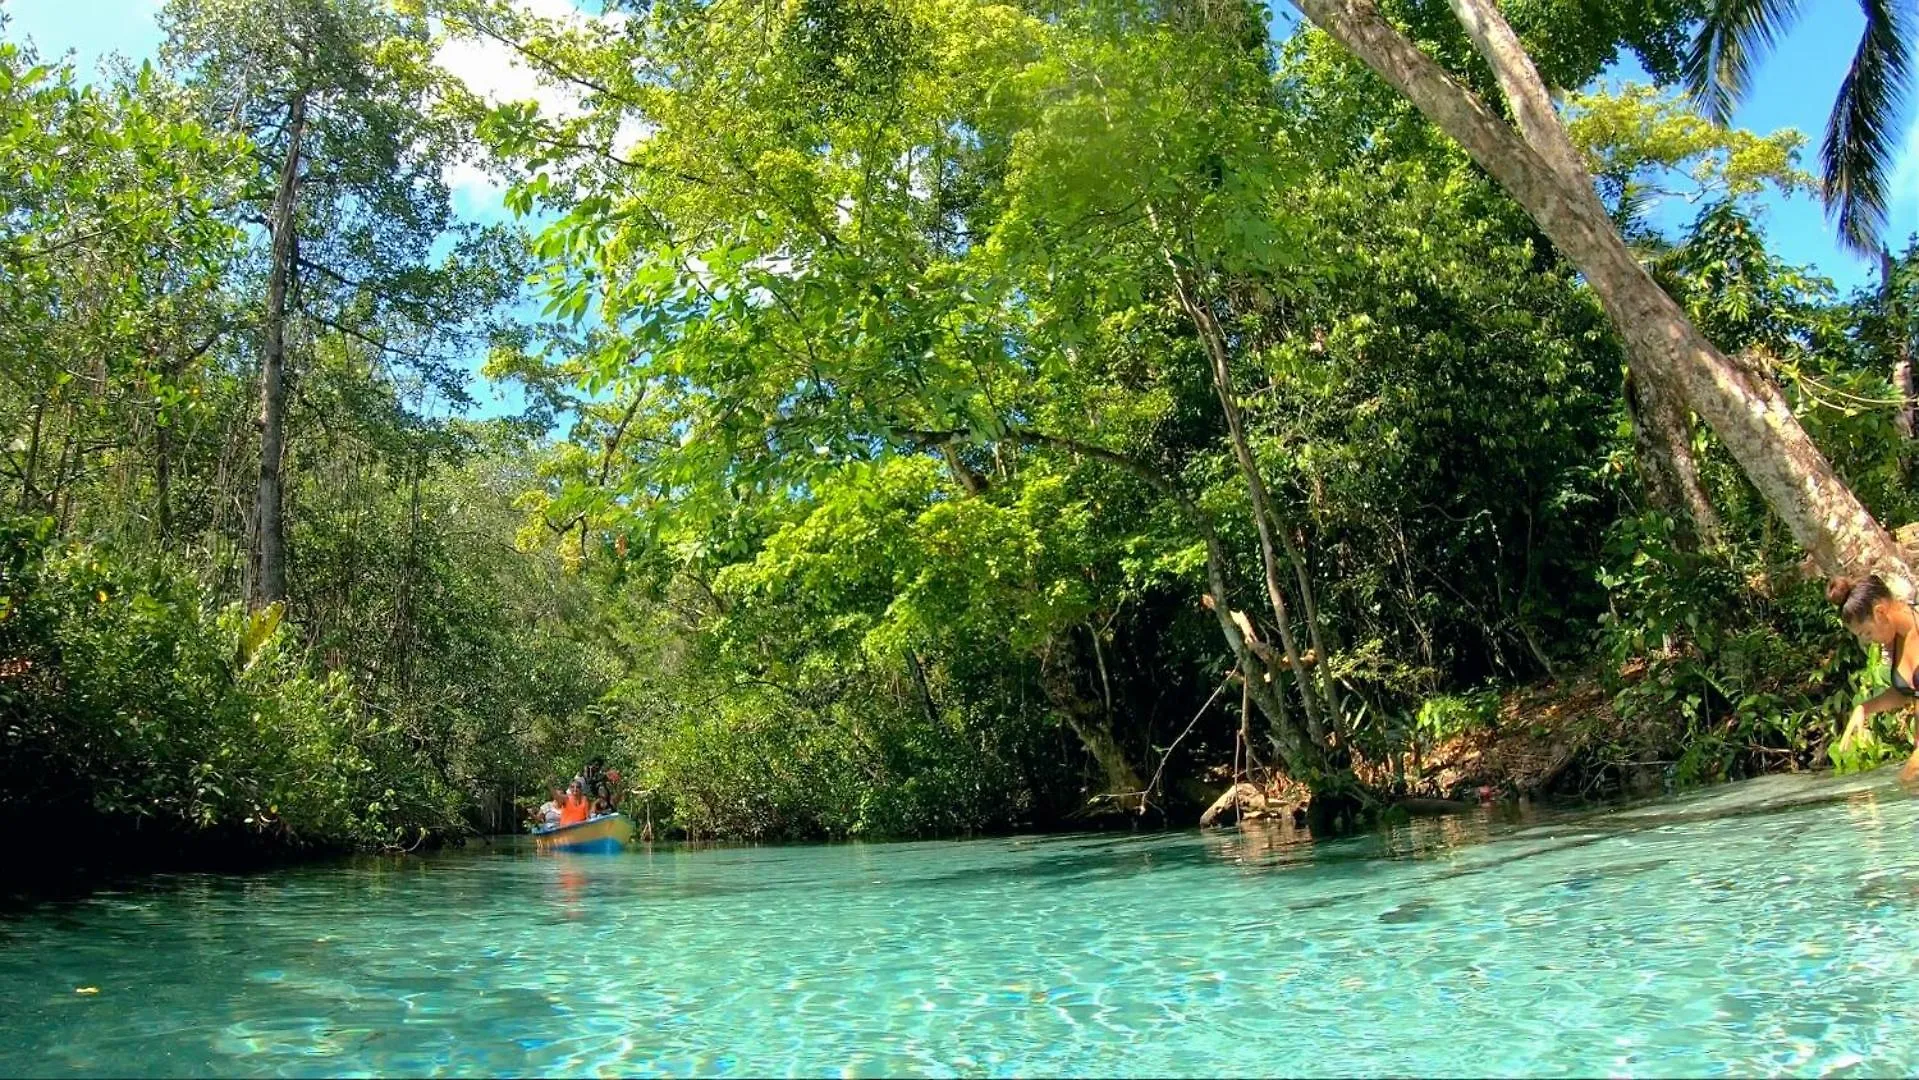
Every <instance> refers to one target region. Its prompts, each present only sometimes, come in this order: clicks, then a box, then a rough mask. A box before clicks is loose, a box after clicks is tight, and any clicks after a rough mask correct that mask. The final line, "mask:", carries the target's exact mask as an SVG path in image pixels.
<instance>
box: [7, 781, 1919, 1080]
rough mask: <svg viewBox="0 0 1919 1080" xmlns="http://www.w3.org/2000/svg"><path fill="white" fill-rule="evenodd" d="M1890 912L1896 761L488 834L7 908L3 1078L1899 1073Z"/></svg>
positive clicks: (1897, 949)
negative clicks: (1205, 807)
mask: <svg viewBox="0 0 1919 1080" xmlns="http://www.w3.org/2000/svg"><path fill="white" fill-rule="evenodd" d="M1916 920H1919V800H1915V799H1913V798H1912V797H1910V796H1908V795H1907V794H1905V793H1904V792H1902V791H1900V790H1899V788H1898V787H1897V786H1896V784H1895V783H1894V781H1893V779H1892V776H1891V774H1890V772H1884V771H1882V772H1878V773H1873V774H1869V775H1866V776H1860V777H1850V778H1843V779H1835V778H1832V777H1808V776H1780V777H1770V778H1766V779H1762V780H1757V781H1752V782H1748V783H1744V784H1737V785H1731V786H1727V787H1722V788H1715V789H1711V790H1707V791H1703V792H1698V793H1695V794H1692V795H1689V796H1686V797H1683V798H1677V799H1667V800H1661V801H1657V802H1653V803H1646V804H1641V805H1637V806H1633V807H1630V808H1625V809H1614V810H1608V811H1603V812H1591V813H1582V814H1572V815H1560V816H1537V817H1532V818H1530V819H1529V820H1512V819H1511V815H1510V814H1509V815H1507V816H1506V817H1504V818H1502V817H1501V816H1500V815H1499V814H1495V813H1478V814H1471V815H1464V816H1459V817H1454V818H1447V819H1436V820H1429V821H1422V822H1418V823H1416V824H1415V825H1413V826H1410V827H1407V828H1402V829H1398V830H1393V831H1389V832H1385V833H1379V834H1374V835H1370V836H1364V837H1358V838H1352V839H1345V840H1339V841H1335V842H1323V843H1318V844H1315V843H1312V842H1311V841H1309V840H1306V839H1304V838H1301V837H1297V836H1295V835H1294V834H1293V833H1292V832H1291V831H1290V830H1288V829H1283V828H1272V829H1264V828H1253V827H1248V828H1246V829H1244V830H1239V831H1229V832H1223V833H1214V834H1201V833H1197V832H1184V833H1171V834H1157V835H1139V836H1134V835H1113V834H1107V835H1095V836H1074V837H1046V838H1025V839H999V840H972V841H960V842H936V843H914V844H848V845H835V846H791V847H760V848H730V849H726V848H721V849H706V850H686V849H675V848H668V847H660V848H657V849H655V850H652V851H650V852H648V851H643V850H640V851H635V852H633V853H630V854H627V855H618V856H594V857H588V856H546V855H538V854H535V853H534V852H532V851H531V850H530V849H526V848H524V847H523V846H521V845H517V844H512V845H503V846H498V847H494V848H491V849H489V850H473V849H469V850H467V851H462V852H449V853H446V854H442V855H434V856H427V857H418V858H406V859H387V860H377V859H367V860H358V861H348V862H341V863H331V864H327V865H320V866H310V867H305V868H301V869H294V870H286V871H279V872H274V873H267V874H261V875H254V876H240V877H221V876H199V875H177V876H167V877H159V878H154V879H149V880H146V881H143V882H141V883H140V884H138V885H137V886H128V887H123V888H120V889H118V890H115V891H106V892H98V893H95V894H93V895H91V896H90V897H88V898H85V899H82V900H66V901H60V902H48V903H43V904H39V905H36V906H32V907H29V908H25V909H21V910H15V911H11V912H8V913H6V914H4V915H0V1075H7V1076H19V1075H35V1076H40V1075H113V1076H184V1075H208V1074H215V1075H244V1076H274V1075H282V1076H351V1075H402V1076H425V1075H434V1074H441V1075H502V1074H504V1075H531V1074H537V1075H543V1076H556V1075H568V1076H572V1075H579V1076H592V1075H725V1074H736V1075H747V1076H764V1075H788V1074H795V1075H802V1076H840V1075H851V1076H895V1075H910V1076H949V1075H955V1074H959V1075H994V1076H1001V1075H1020V1076H1033V1075H1089V1074H1091V1075H1127V1076H1131V1075H1142V1076H1202V1075H1203V1076H1220V1075H1247V1074H1253V1075H1270V1074H1282V1075H1294V1076H1297V1075H1325V1074H1334V1075H1351V1074H1366V1075H1375V1074H1382V1073H1383V1074H1397V1075H1419V1076H1453V1075H1458V1076H1488V1075H1527V1076H1535V1075H1536V1076H1548V1075H1576V1076H1601V1075H1631V1076H1640V1075H1645V1076H1656V1075H1671V1076H1705V1075H1724V1074H1731V1075H1753V1074H1790V1075H1808V1076H1810V1075H1824V1074H1829V1073H1837V1074H1862V1075H1895V1074H1896V1075H1914V1074H1919V981H1916V977H1919V921H1916Z"/></svg>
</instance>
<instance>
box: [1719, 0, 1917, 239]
mask: <svg viewBox="0 0 1919 1080" xmlns="http://www.w3.org/2000/svg"><path fill="white" fill-rule="evenodd" d="M1799 7H1800V5H1799V2H1798V0H1711V2H1710V3H1709V4H1708V5H1707V9H1706V13H1705V18H1704V20H1703V21H1702V22H1701V24H1700V27H1699V31H1698V35H1697V37H1696V38H1695V39H1694V41H1693V46H1692V49H1691V51H1690V53H1689V54H1688V55H1687V57H1686V66H1685V76H1686V84H1687V86H1688V87H1689V88H1690V89H1691V91H1692V92H1693V94H1694V95H1696V96H1697V97H1698V99H1699V101H1700V102H1701V104H1702V105H1703V106H1704V107H1705V110H1706V112H1707V114H1708V115H1709V116H1711V117H1712V119H1713V120H1715V121H1717V122H1718V123H1721V124H1723V123H1725V122H1726V121H1727V120H1728V119H1729V118H1730V117H1731V115H1732V110H1733V108H1734V106H1736V105H1738V104H1739V99H1740V98H1741V97H1744V96H1745V94H1746V91H1747V89H1748V88H1749V87H1750V85H1751V82H1752V74H1753V72H1754V71H1755V70H1757V69H1758V67H1759V65H1760V64H1761V63H1763V62H1764V61H1765V58H1766V53H1767V52H1768V51H1770V50H1771V48H1772V44H1773V41H1774V40H1775V39H1776V38H1777V37H1778V36H1779V35H1780V34H1781V33H1783V32H1784V31H1785V30H1786V29H1787V28H1788V27H1789V26H1790V25H1791V23H1792V21H1793V20H1794V19H1795V18H1797V17H1798V14H1799ZM1859 9H1860V12H1861V14H1863V15H1864V16H1865V28H1864V30H1863V31H1862V32H1861V34H1860V36H1859V45H1858V48H1857V49H1855V50H1854V52H1853V56H1852V63H1851V65H1850V66H1849V67H1848V68H1847V69H1846V76H1845V78H1844V79H1843V80H1842V81H1841V82H1840V84H1839V94H1838V96H1837V97H1836V98H1835V99H1834V101H1833V105H1832V116H1831V117H1830V118H1829V119H1828V120H1827V121H1826V137H1825V141H1824V142H1823V143H1822V144H1821V147H1820V152H1819V156H1820V160H1821V163H1822V165H1823V168H1824V172H1825V177H1824V183H1823V194H1824V197H1825V201H1826V208H1827V211H1828V212H1829V213H1831V214H1833V215H1835V216H1836V217H1837V218H1838V220H1839V236H1840V239H1841V240H1843V241H1844V242H1845V243H1846V245H1847V246H1848V247H1850V248H1852V249H1853V250H1854V251H1856V252H1859V253H1860V254H1863V255H1868V256H1878V255H1879V254H1880V252H1881V248H1882V240H1881V234H1882V233H1883V232H1884V231H1885V227H1886V210H1887V202H1888V199H1889V197H1890V195H1891V192H1889V191H1888V190H1887V186H1886V185H1887V180H1888V178H1889V174H1890V173H1891V171H1892V165H1893V158H1894V156H1895V155H1896V154H1898V152H1899V149H1900V135H1901V132H1900V130H1899V125H1898V120H1899V116H1900V113H1901V111H1902V109H1903V107H1904V106H1905V103H1906V101H1905V99H1906V95H1907V93H1908V89H1909V83H1910V81H1911V77H1912V52H1911V50H1912V34H1913V32H1914V29H1915V28H1914V27H1911V26H1908V25H1907V21H1908V19H1909V15H1908V12H1907V8H1906V6H1905V5H1903V4H1900V3H1898V2H1896V0H1859Z"/></svg>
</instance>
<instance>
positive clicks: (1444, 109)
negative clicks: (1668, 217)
mask: <svg viewBox="0 0 1919 1080" xmlns="http://www.w3.org/2000/svg"><path fill="white" fill-rule="evenodd" d="M1297 2H1298V4H1299V6H1300V8H1301V9H1302V10H1304V11H1305V12H1306V14H1307V15H1308V16H1309V17H1310V18H1311V19H1312V20H1313V21H1314V22H1315V23H1317V24H1319V26H1320V27H1322V28H1323V29H1325V30H1326V32H1327V33H1329V34H1331V35H1332V36H1333V37H1334V38H1335V39H1337V40H1338V41H1339V42H1340V43H1341V44H1343V45H1345V46H1346V47H1347V48H1348V49H1350V50H1352V52H1353V53H1354V54H1355V55H1357V56H1358V57H1359V58H1360V59H1361V60H1363V61H1364V62H1365V63H1366V65H1367V66H1368V67H1371V68H1372V69H1373V70H1374V71H1375V72H1377V73H1378V74H1379V75H1380V76H1381V77H1382V78H1384V79H1385V80H1386V81H1387V82H1388V83H1390V84H1392V86H1393V87H1395V88H1396V89H1397V90H1399V92H1400V93H1402V94H1404V95H1405V96H1406V97H1407V98H1408V99H1409V100H1411V101H1412V103H1413V104H1414V105H1415V106H1417V107H1418V108H1419V111H1420V112H1422V113H1424V114H1425V116H1426V118H1427V119H1429V120H1431V121H1432V122H1433V123H1434V124H1436V125H1438V126H1439V128H1440V129H1441V130H1443V131H1445V132H1446V134H1448V135H1450V136H1451V137H1452V138H1453V139H1455V140H1457V141H1458V142H1459V144H1460V145H1461V146H1462V147H1464V148H1465V150H1466V152H1467V154H1469V155H1470V156H1471V157H1472V159H1473V160H1474V161H1475V162H1477V163H1478V164H1479V165H1480V167H1482V168H1484V169H1485V170H1486V171H1487V172H1488V173H1490V174H1492V176H1493V178H1494V179H1495V180H1497V181H1498V183H1499V184H1500V186H1501V187H1503V188H1504V189H1505V190H1506V192H1507V194H1509V195H1510V196H1512V198H1513V199H1514V200H1515V201H1517V202H1518V203H1519V205H1520V206H1521V207H1522V208H1524V209H1525V211H1526V212H1527V214H1529V215H1530V216H1531V217H1532V219H1533V221H1534V222H1535V223H1536V224H1537V225H1538V226H1539V228H1540V230H1541V231H1542V232H1544V233H1545V234H1546V236H1547V237H1548V238H1549V239H1551V241H1552V242H1553V244H1554V245H1556V246H1557V247H1558V248H1559V250H1560V252H1561V253H1562V254H1563V255H1564V256H1565V257H1566V258H1567V259H1568V260H1570V261H1571V262H1572V264H1573V265H1574V266H1575V267H1577V268H1578V269H1579V271H1580V273H1581V274H1583V275H1584V276H1585V278H1586V280H1587V282H1588V283H1589V284H1590V285H1591V287H1592V289H1593V291H1594V293H1595V294H1596V295H1597V296H1598V297H1599V300H1600V303H1601V304H1602V305H1603V306H1604V307H1605V309H1606V313H1607V315H1608V316H1609V317H1610V318H1611V320H1612V323H1613V325H1614V327H1615V328H1616V329H1617V330H1618V331H1619V333H1620V335H1621V336H1622V337H1623V338H1624V339H1625V342H1626V348H1627V352H1628V355H1629V356H1630V358H1631V364H1632V367H1633V370H1634V373H1635V375H1636V376H1637V377H1639V378H1643V379H1647V380H1650V381H1652V382H1654V383H1657V384H1659V385H1660V387H1661V388H1662V389H1668V390H1671V391H1672V392H1674V393H1675V394H1676V395H1677V396H1678V397H1679V398H1680V399H1681V400H1683V401H1684V402H1685V403H1686V404H1687V405H1689V406H1690V407H1691V408H1692V410H1693V411H1694V412H1695V413H1698V414H1699V416H1700V418H1701V419H1703V420H1704V421H1705V422H1706V423H1707V424H1708V425H1709V426H1710V427H1711V428H1712V430H1713V432H1714V434H1716V435H1718V437H1719V439H1720V441H1721V442H1722V443H1724V444H1725V446H1726V449H1727V450H1728V451H1729V452H1730V453H1731V454H1732V456H1733V457H1734V459H1736V460H1737V461H1738V462H1739V465H1740V467H1741V468H1743V469H1744V470H1745V472H1746V475H1747V477H1748V478H1749V479H1750V480H1751V481H1752V484H1753V486H1754V488H1756V489H1757V490H1758V491H1759V493H1760V495H1761V496H1762V497H1764V498H1765V500H1766V503H1767V505H1768V506H1770V507H1771V508H1772V511H1773V513H1775V514H1777V515H1778V516H1779V518H1780V520H1782V521H1783V522H1785V524H1786V527H1787V528H1788V529H1789V530H1790V531H1791V532H1792V535H1793V538H1794V539H1795V540H1797V541H1798V542H1799V543H1800V544H1801V545H1802V546H1804V547H1805V548H1806V550H1807V551H1808V552H1810V553H1811V555H1812V556H1813V559H1814V560H1815V562H1816V563H1817V564H1818V565H1819V567H1820V568H1821V569H1822V570H1824V571H1826V572H1827V573H1837V572H1840V571H1842V570H1851V571H1861V570H1869V571H1875V572H1878V573H1881V574H1884V575H1885V576H1886V577H1887V578H1888V580H1890V581H1893V582H1895V583H1896V587H1897V588H1899V589H1900V590H1902V591H1903V592H1905V593H1906V594H1907V595H1912V593H1913V576H1912V571H1911V568H1910V567H1909V566H1908V565H1907V563H1906V560H1905V557H1904V554H1903V553H1902V552H1901V551H1900V549H1899V547H1898V546H1897V544H1895V543H1894V541H1893V538H1892V537H1891V536H1890V535H1889V534H1888V533H1887V532H1886V530H1885V529H1884V528H1882V527H1881V526H1880V525H1879V523H1878V522H1877V521H1876V520H1874V518H1873V516H1872V514H1871V513H1870V512H1868V511H1867V510H1866V508H1865V507H1864V506H1863V505H1861V504H1860V502H1859V500H1858V498H1857V497H1855V496H1854V495H1853V493H1852V491H1851V489H1850V488H1848V487H1847V486H1846V484H1845V482H1844V481H1843V480H1841V479H1840V478H1839V476H1838V474H1837V473H1835V472H1834V471H1833V468H1832V465H1831V464H1830V463H1829V462H1828V461H1827V460H1826V458H1825V455H1823V454H1821V453H1820V451H1819V448H1818V447H1817V446H1815V445H1813V442H1812V440H1811V439H1810V438H1809V437H1807V435H1806V432H1805V429H1804V428H1802V427H1800V425H1799V421H1798V420H1797V419H1796V418H1795V417H1794V416H1793V414H1792V409H1791V407H1790V405H1789V404H1788V403H1787V401H1786V397H1785V394H1784V393H1783V392H1782V391H1781V390H1780V388H1779V387H1778V386H1777V385H1776V384H1775V383H1774V382H1773V381H1772V380H1771V379H1770V378H1769V377H1768V376H1767V375H1766V374H1765V373H1764V372H1762V371H1760V370H1757V369H1756V368H1753V367H1751V366H1748V365H1745V364H1742V363H1739V362H1737V361H1735V360H1734V359H1732V358H1731V357H1728V356H1727V355H1726V354H1724V353H1722V352H1720V351H1719V349H1718V348H1716V347H1714V345H1713V344H1712V343H1711V342H1710V341H1707V340H1706V338H1705V336H1704V335H1703V334H1701V333H1700V332H1699V330H1698V328H1697V327H1695V326H1693V324H1692V321H1691V320H1690V319H1688V318H1687V317H1686V314H1685V312H1684V311H1682V310H1681V309H1680V307H1679V305H1678V304H1676V303H1675V302H1674V301H1673V299H1672V298H1671V297H1670V296H1668V295H1666V292H1665V291H1664V290H1663V289H1661V288H1660V287H1659V286H1658V284H1657V283H1655V282H1654V281H1653V280H1652V278H1651V276H1650V275H1648V274H1647V273H1646V271H1645V268H1644V267H1642V266H1641V265H1640V264H1639V261H1638V260H1637V259H1635V258H1634V257H1633V255H1632V253H1631V251H1629V250H1628V249H1627V247H1626V244H1625V242H1624V241H1623V240H1622V239H1621V238H1620V236H1619V232H1618V230H1617V229H1616V228H1615V227H1614V225H1613V223H1612V220H1611V219H1610V218H1609V217H1608V216H1607V214H1606V212H1605V208H1604V206H1602V205H1601V204H1600V202H1599V197H1598V195H1597V194H1595V193H1594V191H1593V186H1592V179H1591V177H1590V176H1589V175H1588V174H1587V172H1586V170H1585V166H1584V165H1583V164H1582V163H1581V162H1580V160H1579V158H1578V154H1577V152H1576V151H1574V149H1573V147H1572V144H1571V142H1570V141H1569V140H1568V139H1567V138H1566V132H1565V129H1564V128H1563V127H1562V126H1561V125H1560V123H1559V118H1558V116H1557V115H1556V114H1555V113H1554V111H1553V107H1552V101H1551V98H1550V97H1549V96H1548V94H1547V92H1546V88H1545V84H1544V83H1543V82H1541V81H1540V78H1539V74H1538V72H1537V71H1536V70H1535V69H1534V68H1533V64H1532V60H1531V58H1530V57H1529V56H1527V54H1526V52H1525V50H1524V49H1523V48H1522V47H1521V46H1520V44H1519V40H1518V37H1517V36H1516V35H1515V34H1514V33H1513V31H1512V28H1511V27H1510V26H1508V25H1507V24H1506V21H1505V19H1504V17H1502V16H1501V15H1500V13H1499V11H1498V9H1497V8H1496V7H1495V6H1494V4H1493V3H1492V0H1450V2H1451V5H1452V8H1453V13H1454V14H1455V15H1456V16H1457V17H1458V18H1459V21H1460V23H1461V25H1463V26H1464V27H1465V28H1466V32H1467V34H1468V36H1469V37H1471V38H1472V41H1473V44H1474V46H1475V47H1476V48H1477V49H1478V50H1479V52H1480V54H1481V55H1482V56H1484V57H1485V59H1486V61H1487V62H1488V63H1489V64H1490V65H1491V67H1492V69H1493V73H1494V74H1495V76H1497V78H1498V80H1499V85H1500V88H1501V90H1502V92H1503V93H1504V94H1505V97H1506V99H1507V103H1508V104H1509V105H1510V106H1511V109H1512V112H1513V116H1514V119H1515V121H1516V123H1517V125H1518V130H1517V131H1515V130H1514V128H1513V127H1512V126H1510V125H1508V124H1507V123H1506V122H1505V121H1504V120H1502V119H1501V118H1500V117H1499V116H1497V115H1495V114H1494V113H1493V112H1492V110H1491V109H1489V108H1487V106H1486V104H1485V102H1483V101H1481V100H1480V99H1479V97H1478V96H1477V95H1475V94H1474V93H1473V92H1472V91H1470V90H1468V89H1466V88H1465V87H1464V86H1462V85H1461V84H1459V83H1458V82H1456V81H1454V79H1453V78H1452V77H1451V76H1450V75H1449V74H1448V73H1447V72H1446V71H1445V69H1444V68H1442V67H1440V66H1439V64H1438V63H1436V62H1435V61H1434V60H1433V59H1432V58H1431V57H1429V56H1427V55H1426V54H1425V53H1423V52H1421V51H1420V50H1419V48H1418V47H1417V46H1415V45H1414V44H1413V43H1412V42H1411V41H1410V40H1408V39H1407V38H1406V36H1405V35H1404V34H1402V33H1400V32H1399V30H1398V29H1397V28H1396V27H1394V26H1393V25H1392V23H1390V22H1388V21H1387V20H1386V18H1385V17H1384V16H1383V15H1382V14H1381V13H1380V11H1379V9H1378V7H1377V6H1375V5H1374V4H1373V3H1372V2H1371V0H1297ZM1521 133H1523V137H1522V135H1521Z"/></svg>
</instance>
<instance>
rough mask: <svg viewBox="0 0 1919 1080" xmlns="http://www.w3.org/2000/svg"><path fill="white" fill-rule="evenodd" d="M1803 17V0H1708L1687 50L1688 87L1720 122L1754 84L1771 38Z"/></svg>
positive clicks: (1711, 115) (1713, 117) (1777, 36)
mask: <svg viewBox="0 0 1919 1080" xmlns="http://www.w3.org/2000/svg"><path fill="white" fill-rule="evenodd" d="M1798 16H1799V0H1707V4H1706V14H1705V17H1704V19H1703V20H1702V21H1701V24H1700V27H1699V34H1698V36H1696V37H1694V38H1693V43H1692V49H1691V51H1689V52H1688V53H1687V54H1686V58H1685V64H1684V68H1683V71H1682V74H1683V75H1684V76H1685V80H1686V89H1687V91H1688V92H1689V93H1691V94H1692V97H1693V100H1694V101H1696V102H1697V103H1698V104H1699V108H1700V110H1701V111H1702V112H1704V113H1705V114H1706V115H1707V116H1708V117H1710V118H1711V119H1712V121H1713V122H1714V123H1716V124H1724V123H1726V122H1727V121H1728V120H1730V119H1731V118H1732V110H1733V106H1734V105H1737V104H1738V103H1739V99H1740V98H1742V97H1744V96H1745V94H1746V90H1747V89H1748V88H1749V87H1750V86H1751V85H1752V73H1753V72H1754V71H1755V70H1757V69H1758V67H1759V65H1760V64H1761V63H1763V62H1764V61H1765V59H1766V54H1767V53H1769V52H1771V51H1772V45H1773V42H1774V41H1776V40H1778V38H1779V35H1781V34H1783V33H1785V32H1786V30H1787V28H1789V27H1790V26H1791V25H1792V22H1793V20H1794V19H1796V18H1798Z"/></svg>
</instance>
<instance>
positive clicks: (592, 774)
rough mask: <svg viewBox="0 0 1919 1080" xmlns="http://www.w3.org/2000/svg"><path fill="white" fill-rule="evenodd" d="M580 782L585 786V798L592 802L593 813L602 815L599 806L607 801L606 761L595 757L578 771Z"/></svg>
mask: <svg viewBox="0 0 1919 1080" xmlns="http://www.w3.org/2000/svg"><path fill="white" fill-rule="evenodd" d="M580 782H581V783H582V784H583V785H585V787H584V790H585V792H586V797H587V798H588V799H590V800H592V802H593V812H594V813H596V814H598V813H603V812H604V811H602V810H600V808H599V807H600V805H601V804H602V803H604V802H605V801H606V800H607V797H608V794H609V789H608V786H607V782H606V759H605V758H603V757H596V758H594V759H593V760H592V761H589V762H587V763H586V768H584V769H582V770H580Z"/></svg>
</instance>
